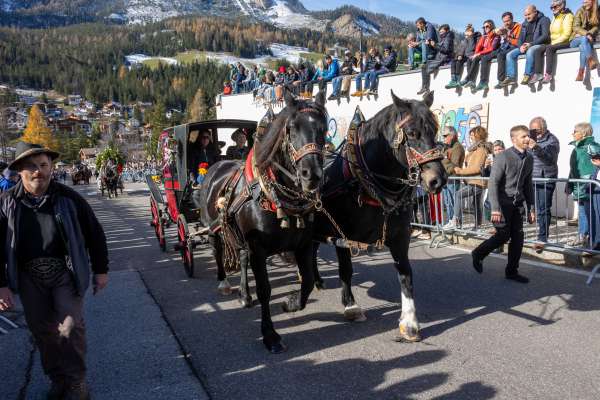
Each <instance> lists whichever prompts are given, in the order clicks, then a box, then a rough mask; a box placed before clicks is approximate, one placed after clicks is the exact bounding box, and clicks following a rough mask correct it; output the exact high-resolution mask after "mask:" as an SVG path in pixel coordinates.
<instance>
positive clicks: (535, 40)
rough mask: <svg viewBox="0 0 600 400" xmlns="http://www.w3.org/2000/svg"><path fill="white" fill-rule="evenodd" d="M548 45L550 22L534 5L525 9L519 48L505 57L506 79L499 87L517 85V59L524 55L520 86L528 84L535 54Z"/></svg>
mask: <svg viewBox="0 0 600 400" xmlns="http://www.w3.org/2000/svg"><path fill="white" fill-rule="evenodd" d="M548 43H550V20H549V19H548V17H546V16H545V15H544V14H543V13H542V12H540V11H538V10H537V8H536V7H535V6H534V5H529V6H527V8H525V21H523V24H521V35H520V36H519V47H518V48H516V49H513V50H511V51H510V52H509V53H508V54H507V55H506V79H504V81H502V85H501V87H506V86H511V85H515V84H516V83H517V59H518V58H519V56H520V55H521V54H525V60H526V61H525V73H524V75H523V80H522V81H521V84H523V85H527V84H529V79H530V77H531V75H532V74H533V71H534V63H535V52H536V51H537V50H538V49H539V48H540V46H541V45H544V44H548Z"/></svg>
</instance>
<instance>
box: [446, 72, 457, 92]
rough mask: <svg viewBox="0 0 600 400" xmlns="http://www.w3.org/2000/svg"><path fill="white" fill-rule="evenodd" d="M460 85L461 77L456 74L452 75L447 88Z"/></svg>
mask: <svg viewBox="0 0 600 400" xmlns="http://www.w3.org/2000/svg"><path fill="white" fill-rule="evenodd" d="M459 86H460V82H459V79H458V77H457V76H456V75H452V77H451V78H450V82H448V84H447V85H446V89H454V88H457V87H459Z"/></svg>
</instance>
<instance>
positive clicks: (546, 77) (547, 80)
mask: <svg viewBox="0 0 600 400" xmlns="http://www.w3.org/2000/svg"><path fill="white" fill-rule="evenodd" d="M552 79H554V77H553V76H552V75H551V74H545V75H544V79H542V83H543V84H545V85H546V84H548V83H550V82H552Z"/></svg>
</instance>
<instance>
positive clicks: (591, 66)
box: [587, 56, 598, 71]
mask: <svg viewBox="0 0 600 400" xmlns="http://www.w3.org/2000/svg"><path fill="white" fill-rule="evenodd" d="M587 66H588V68H589V69H590V71H591V70H593V69H596V67H598V61H596V58H595V57H594V56H589V57H588V59H587Z"/></svg>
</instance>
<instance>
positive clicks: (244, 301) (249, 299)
mask: <svg viewBox="0 0 600 400" xmlns="http://www.w3.org/2000/svg"><path fill="white" fill-rule="evenodd" d="M238 300H239V302H240V304H241V305H242V307H244V308H252V306H253V305H254V302H253V301H252V297H246V298H243V297H240V298H239V299H238Z"/></svg>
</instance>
